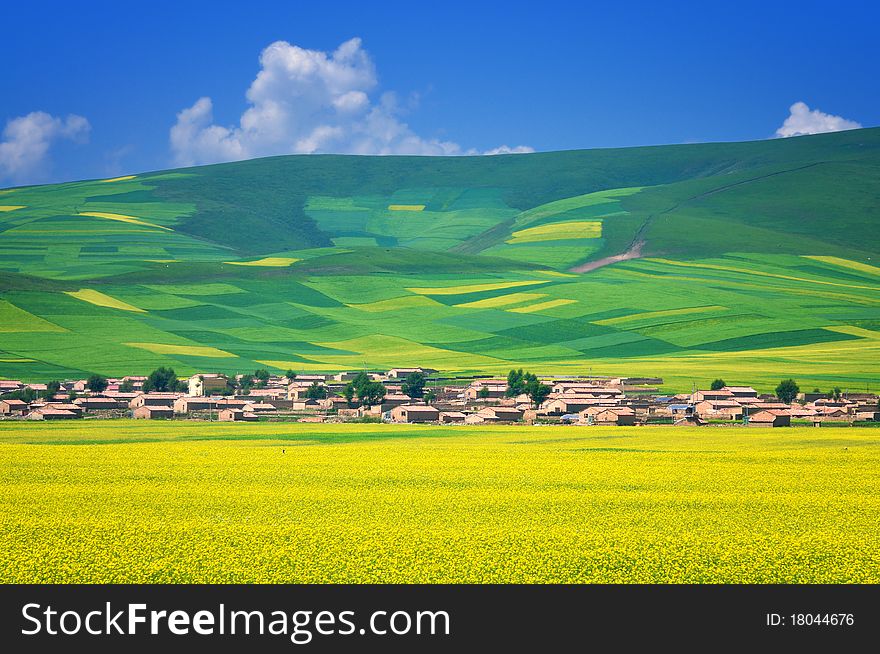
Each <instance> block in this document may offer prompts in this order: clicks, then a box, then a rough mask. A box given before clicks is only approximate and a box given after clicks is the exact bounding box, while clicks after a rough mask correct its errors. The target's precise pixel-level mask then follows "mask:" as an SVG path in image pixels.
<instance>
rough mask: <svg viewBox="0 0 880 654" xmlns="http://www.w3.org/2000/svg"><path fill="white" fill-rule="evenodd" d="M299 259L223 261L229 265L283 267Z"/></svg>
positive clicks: (275, 258)
mask: <svg viewBox="0 0 880 654" xmlns="http://www.w3.org/2000/svg"><path fill="white" fill-rule="evenodd" d="M297 261H300V259H296V258H294V257H264V258H263V259H257V260H255V261H224V262H223V263H226V264H229V265H230V266H264V267H266V268H284V267H286V266H290V265H292V264H294V263H296V262H297Z"/></svg>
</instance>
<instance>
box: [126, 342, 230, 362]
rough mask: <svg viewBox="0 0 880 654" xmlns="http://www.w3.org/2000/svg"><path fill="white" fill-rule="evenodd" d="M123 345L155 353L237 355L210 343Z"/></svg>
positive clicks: (221, 357) (216, 356)
mask: <svg viewBox="0 0 880 654" xmlns="http://www.w3.org/2000/svg"><path fill="white" fill-rule="evenodd" d="M123 345H128V346H129V347H136V348H140V349H141V350H147V352H152V353H153V354H183V355H186V356H191V357H211V358H214V359H229V358H235V356H236V355H234V354H232V353H230V352H225V351H224V350H218V349H217V348H216V347H211V346H209V345H169V344H167V343H123Z"/></svg>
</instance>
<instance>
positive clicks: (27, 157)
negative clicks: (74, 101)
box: [0, 111, 91, 183]
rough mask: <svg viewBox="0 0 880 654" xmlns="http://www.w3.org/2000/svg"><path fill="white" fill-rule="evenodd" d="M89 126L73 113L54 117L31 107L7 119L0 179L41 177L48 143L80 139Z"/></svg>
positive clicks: (0, 143)
mask: <svg viewBox="0 0 880 654" xmlns="http://www.w3.org/2000/svg"><path fill="white" fill-rule="evenodd" d="M90 130H91V126H90V125H89V121H88V120H86V119H85V118H83V117H82V116H77V115H75V114H70V115H69V116H67V117H66V118H58V117H56V116H52V115H50V114H47V113H46V112H45V111H33V112H31V113H29V114H27V115H26V116H19V117H17V118H13V119H11V120H9V121H8V122H7V123H6V128H5V129H4V130H3V140H2V141H0V179H6V180H11V181H13V182H15V183H30V182H35V181H40V180H42V179H43V178H44V177H45V176H46V174H47V170H46V168H47V166H48V161H49V150H50V148H51V147H52V144H53V143H54V142H56V141H58V140H63V139H66V140H70V141H74V142H77V143H84V142H86V141H88V137H89V131H90Z"/></svg>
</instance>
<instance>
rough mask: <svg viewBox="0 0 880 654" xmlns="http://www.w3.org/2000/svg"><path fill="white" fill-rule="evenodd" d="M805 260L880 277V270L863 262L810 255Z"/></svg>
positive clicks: (805, 256)
mask: <svg viewBox="0 0 880 654" xmlns="http://www.w3.org/2000/svg"><path fill="white" fill-rule="evenodd" d="M804 259H813V260H815V261H821V262H822V263H830V264H831V265H833V266H840V267H841V268H849V269H850V270H858V271H859V272H866V273H870V274H872V275H880V268H878V267H877V266H872V265H870V264H867V263H862V262H861V261H852V260H851V259H841V258H840V257H820V256H808V255H804Z"/></svg>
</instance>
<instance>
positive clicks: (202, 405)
mask: <svg viewBox="0 0 880 654" xmlns="http://www.w3.org/2000/svg"><path fill="white" fill-rule="evenodd" d="M217 399H218V398H216V397H190V396H185V397H179V398H177V399H176V400H174V404H173V405H172V407H173V408H174V413H176V414H178V415H186V414H188V413H192V412H193V411H213V410H215V409H216V408H217Z"/></svg>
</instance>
